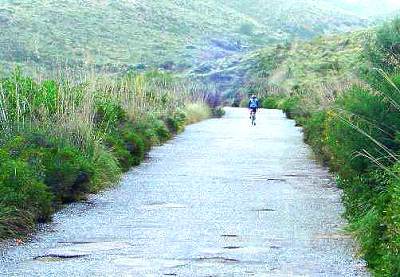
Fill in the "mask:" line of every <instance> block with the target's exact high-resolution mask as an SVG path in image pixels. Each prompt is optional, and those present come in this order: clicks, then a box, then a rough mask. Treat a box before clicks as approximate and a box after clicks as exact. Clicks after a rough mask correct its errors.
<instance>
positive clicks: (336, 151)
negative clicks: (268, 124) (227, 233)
mask: <svg viewBox="0 0 400 277" xmlns="http://www.w3.org/2000/svg"><path fill="white" fill-rule="evenodd" d="M399 22H400V20H399V19H397V20H394V21H393V22H390V23H386V24H385V25H384V26H382V27H380V28H378V29H377V30H371V31H369V32H364V33H355V34H348V35H343V36H340V37H338V36H335V37H330V38H325V39H322V38H318V39H316V40H314V41H312V42H310V43H304V44H303V45H295V46H294V47H293V46H292V47H291V48H288V50H285V52H284V57H283V58H281V59H280V62H278V63H276V64H274V65H273V66H271V65H266V66H264V63H263V60H262V59H259V63H258V64H259V65H260V66H261V68H263V67H264V68H265V69H266V71H267V72H269V73H270V74H269V75H268V76H270V81H271V82H275V83H276V84H282V89H283V90H284V91H285V92H284V93H275V94H271V93H269V95H268V96H267V97H266V98H265V99H264V100H263V106H264V107H266V108H280V109H283V110H284V111H285V112H286V113H287V114H288V116H289V117H291V118H294V119H295V120H296V121H297V122H298V123H299V124H301V125H303V127H304V134H305V140H306V141H307V142H308V143H309V144H310V145H311V146H312V147H313V149H314V150H315V153H316V154H317V157H318V158H320V159H321V160H322V161H323V162H325V163H326V164H327V165H329V166H330V168H331V169H332V171H334V172H336V173H337V176H338V184H339V186H340V187H341V188H342V189H343V191H344V195H343V202H344V204H345V207H346V212H345V216H346V218H347V219H348V220H349V222H350V227H349V230H350V231H352V232H353V233H354V235H355V236H356V237H357V239H358V240H359V242H360V245H361V253H362V255H363V257H364V258H365V259H366V261H367V262H368V265H369V267H370V268H371V270H372V271H373V273H374V274H375V275H376V276H399V275H400V216H399V214H400V213H399V212H400V202H399V199H400V194H399V193H400V182H399V180H400V175H399V165H400V160H399V158H398V157H399V156H398V155H399V153H400V141H399V134H400V113H399V111H400V109H399V108H400V94H399V92H400V74H399V73H398V69H399V64H398V61H399V58H400V50H399V49H397V45H398V38H399V37H400V33H399V28H398V26H399ZM361 45H363V46H364V48H360V46H361ZM292 49H295V50H293V52H292ZM267 51H269V52H267V53H271V52H270V51H277V50H276V49H272V50H271V49H269V50H267ZM259 55H261V56H262V54H259ZM289 68H290V72H288V71H289V70H288V69H289ZM281 71H284V72H285V74H280V75H279V74H278V72H281ZM384 72H387V73H384ZM263 74H264V75H265V73H263ZM277 75H279V76H278V77H279V78H278V77H277ZM254 78H259V76H256V77H254ZM265 88H266V87H264V89H265Z"/></svg>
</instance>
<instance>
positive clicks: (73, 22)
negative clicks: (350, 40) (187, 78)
mask: <svg viewBox="0 0 400 277" xmlns="http://www.w3.org/2000/svg"><path fill="white" fill-rule="evenodd" d="M295 2H296V1H295V0H289V1H288V0H286V1H283V0H274V1H248V0H246V1H243V0H240V1H238V0H235V1H229V2H228V3H227V2H226V1H222V0H205V1H197V0H189V1H162V0H152V1H142V0H139V1H111V0H104V1H86V2H85V3H82V1H77V0H73V1H65V0H64V1H60V0H58V1H55V0H50V1H40V0H30V1H21V0H5V1H2V2H1V4H0V28H1V30H2V32H1V34H0V45H2V49H1V50H2V51H1V52H0V63H1V65H2V67H3V68H4V69H12V68H14V66H15V65H16V64H17V65H20V66H22V67H23V68H25V69H26V68H31V69H32V71H35V70H34V69H35V68H36V67H39V68H43V67H44V68H46V69H50V70H54V69H56V70H59V68H63V67H64V66H67V67H71V66H73V67H86V66H89V67H90V68H92V67H93V68H94V69H97V68H99V67H101V68H103V69H106V70H107V71H111V72H115V71H117V72H120V71H125V70H128V69H132V68H134V69H142V68H146V67H147V66H157V67H161V68H165V69H173V70H176V71H181V70H184V69H186V68H188V67H191V66H192V65H193V61H196V60H200V61H202V60H204V58H205V59H211V60H214V57H215V55H214V54H215V53H213V52H214V50H215V49H214V46H217V48H218V47H220V48H221V46H222V49H220V50H221V51H219V52H222V53H225V52H229V51H231V50H234V51H236V50H239V49H232V47H231V44H236V42H238V41H239V42H240V44H241V45H243V46H250V47H255V46H261V45H265V43H268V42H276V41H280V40H282V39H289V38H292V37H297V38H308V37H310V36H314V35H318V34H322V33H326V32H340V31H343V30H346V29H348V28H353V27H359V26H365V22H364V21H363V20H361V19H359V18H357V17H349V16H347V15H346V14H345V13H344V12H343V11H342V10H339V9H337V8H335V7H334V6H333V5H328V4H326V5H320V6H316V5H315V3H314V1H312V0H305V1H302V5H296V3H295ZM294 7H295V8H294ZM215 39H216V40H218V41H219V42H218V43H217V45H215V41H214V42H213V40H215ZM224 45H225V46H228V47H227V49H223V48H224ZM225 50H226V51H225ZM215 51H217V50H215ZM225 54H226V53H225ZM225 54H224V55H225ZM224 55H222V56H224ZM208 56H209V58H207V57H208ZM34 73H36V72H34ZM40 73H43V72H40Z"/></svg>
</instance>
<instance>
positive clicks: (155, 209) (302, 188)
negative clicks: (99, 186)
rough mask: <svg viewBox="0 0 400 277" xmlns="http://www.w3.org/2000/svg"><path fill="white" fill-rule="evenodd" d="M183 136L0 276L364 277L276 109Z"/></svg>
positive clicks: (314, 168) (319, 181)
mask: <svg viewBox="0 0 400 277" xmlns="http://www.w3.org/2000/svg"><path fill="white" fill-rule="evenodd" d="M257 120H258V125H257V126H256V127H250V126H249V123H250V122H249V120H248V118H247V111H246V110H243V109H228V110H227V115H226V117H225V118H223V119H213V120H208V121H205V122H202V123H199V124H195V125H192V126H190V127H188V128H187V130H186V132H184V133H183V134H182V135H180V136H178V137H177V138H176V139H174V140H173V141H171V142H170V143H168V144H166V145H164V146H161V147H157V148H155V149H154V150H153V151H152V152H151V153H150V158H149V160H148V161H147V162H145V163H143V164H142V165H141V166H139V167H137V168H135V169H133V170H132V171H131V172H129V173H128V174H127V175H126V176H125V177H124V179H123V181H122V182H121V184H120V185H118V186H117V187H116V188H114V189H112V190H109V191H106V192H104V193H102V194H100V195H97V196H94V197H92V198H91V199H90V201H88V202H87V203H80V204H73V205H71V206H69V207H68V208H66V209H64V210H62V211H61V212H59V213H58V214H56V216H55V219H54V222H53V223H52V224H49V225H46V226H43V228H42V230H40V231H39V233H38V234H37V235H36V236H35V237H34V238H33V239H32V242H30V243H28V244H26V245H24V246H19V247H11V248H8V249H4V250H3V251H2V253H1V260H0V274H3V275H6V276H163V275H164V276H368V274H367V273H365V272H364V267H363V263H362V262H361V261H359V260H357V259H355V258H354V257H353V256H354V249H353V248H354V247H353V242H352V240H351V239H349V238H348V237H346V236H344V235H343V234H342V233H341V231H340V230H341V228H342V227H343V224H344V222H343V220H342V219H341V218H340V214H341V213H342V206H341V204H340V192H339V191H338V190H337V189H336V188H335V185H334V183H333V182H332V180H331V179H330V178H329V175H328V173H327V171H326V170H325V169H324V168H322V167H320V166H319V165H317V164H316V163H315V162H314V161H313V160H312V159H311V151H310V149H309V148H308V147H307V146H306V145H305V144H304V143H303V142H302V135H301V131H300V129H299V128H296V127H294V123H293V121H290V120H287V119H285V118H284V116H283V115H282V113H281V112H280V111H262V112H261V113H260V114H259V116H258V119H257Z"/></svg>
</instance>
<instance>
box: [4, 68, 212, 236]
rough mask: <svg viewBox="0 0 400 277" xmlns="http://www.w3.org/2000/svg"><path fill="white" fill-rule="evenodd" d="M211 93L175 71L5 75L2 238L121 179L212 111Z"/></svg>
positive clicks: (14, 233)
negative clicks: (42, 77)
mask: <svg viewBox="0 0 400 277" xmlns="http://www.w3.org/2000/svg"><path fill="white" fill-rule="evenodd" d="M199 99H206V93H205V92H203V88H202V87H201V86H198V85H191V84H190V83H188V82H186V81H185V80H181V79H177V78H175V77H174V76H172V75H171V74H166V73H162V72H155V71H153V72H147V73H143V74H137V73H133V74H129V75H127V76H124V77H121V78H119V79H109V78H106V79H90V80H88V79H86V80H85V82H82V83H76V82H71V81H70V80H68V79H67V80H65V79H60V80H46V81H42V82H37V81H35V80H34V79H32V78H30V77H26V76H24V75H23V74H22V73H21V71H20V70H16V71H15V72H14V73H13V74H11V75H9V76H8V77H5V78H3V79H1V80H0V135H1V136H0V212H2V214H1V216H0V239H4V238H7V237H10V236H11V237H12V236H19V235H24V234H27V232H29V231H30V230H32V228H33V227H34V226H35V223H36V222H37V221H45V220H48V219H50V217H51V214H52V212H53V211H54V210H55V209H57V208H59V207H60V206H61V205H62V204H65V203H69V202H72V201H77V200H81V199H84V198H85V195H86V194H87V193H89V192H96V191H98V190H101V189H103V188H106V187H107V186H109V185H111V184H113V183H115V182H117V181H118V178H119V176H120V174H121V172H122V171H126V170H128V169H129V168H130V167H132V166H135V165H138V164H139V163H140V162H141V161H142V160H143V159H144V156H145V152H146V151H148V150H149V149H150V148H151V146H153V145H155V144H160V143H162V142H165V141H166V140H168V139H170V138H171V137H172V135H174V134H175V133H177V132H180V131H182V130H183V128H184V126H185V125H186V124H188V123H193V122H195V121H198V120H202V119H205V118H207V117H209V116H210V115H211V113H210V107H208V106H207V104H205V103H204V102H202V101H200V100H199Z"/></svg>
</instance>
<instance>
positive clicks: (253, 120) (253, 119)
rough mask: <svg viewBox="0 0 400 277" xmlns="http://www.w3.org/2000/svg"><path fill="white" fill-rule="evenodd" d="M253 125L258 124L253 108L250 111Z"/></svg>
mask: <svg viewBox="0 0 400 277" xmlns="http://www.w3.org/2000/svg"><path fill="white" fill-rule="evenodd" d="M250 119H251V126H256V112H255V111H254V110H253V111H251V112H250Z"/></svg>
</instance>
